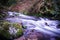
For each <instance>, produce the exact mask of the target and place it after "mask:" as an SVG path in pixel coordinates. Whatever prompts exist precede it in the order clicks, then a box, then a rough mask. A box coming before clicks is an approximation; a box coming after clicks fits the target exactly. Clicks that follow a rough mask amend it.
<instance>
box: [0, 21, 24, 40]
mask: <svg viewBox="0 0 60 40" xmlns="http://www.w3.org/2000/svg"><path fill="white" fill-rule="evenodd" d="M11 25H12V27H13V28H15V29H16V31H17V33H16V34H10V32H9V28H10V27H11ZM12 31H13V30H12ZM22 34H23V30H22V25H21V24H18V23H10V22H7V21H4V22H1V23H0V35H2V36H3V37H5V38H6V39H10V38H17V37H20V36H21V35H22Z"/></svg>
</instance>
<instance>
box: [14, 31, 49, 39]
mask: <svg viewBox="0 0 60 40" xmlns="http://www.w3.org/2000/svg"><path fill="white" fill-rule="evenodd" d="M14 40H50V36H48V35H44V34H43V33H41V32H37V31H36V30H32V31H30V32H28V33H27V35H23V36H22V37H20V38H18V39H14Z"/></svg>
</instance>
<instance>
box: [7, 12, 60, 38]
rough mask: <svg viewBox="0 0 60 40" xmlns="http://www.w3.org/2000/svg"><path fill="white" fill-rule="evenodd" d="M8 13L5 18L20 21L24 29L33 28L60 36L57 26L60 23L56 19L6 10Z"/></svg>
mask: <svg viewBox="0 0 60 40" xmlns="http://www.w3.org/2000/svg"><path fill="white" fill-rule="evenodd" d="M8 14H9V16H8V17H7V18H6V20H8V21H10V22H12V23H22V25H23V26H26V27H27V28H26V30H32V29H34V30H37V31H38V32H42V33H45V34H48V35H51V36H57V37H60V28H57V27H58V25H60V21H58V20H50V19H48V18H42V17H39V18H36V17H33V16H27V15H24V14H22V13H17V12H8ZM27 33H28V32H27ZM27 33H26V34H27Z"/></svg>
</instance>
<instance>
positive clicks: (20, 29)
mask: <svg viewBox="0 0 60 40" xmlns="http://www.w3.org/2000/svg"><path fill="white" fill-rule="evenodd" d="M13 27H15V28H16V29H18V31H17V33H16V36H21V35H22V34H23V30H22V25H21V24H18V23H14V24H13Z"/></svg>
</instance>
